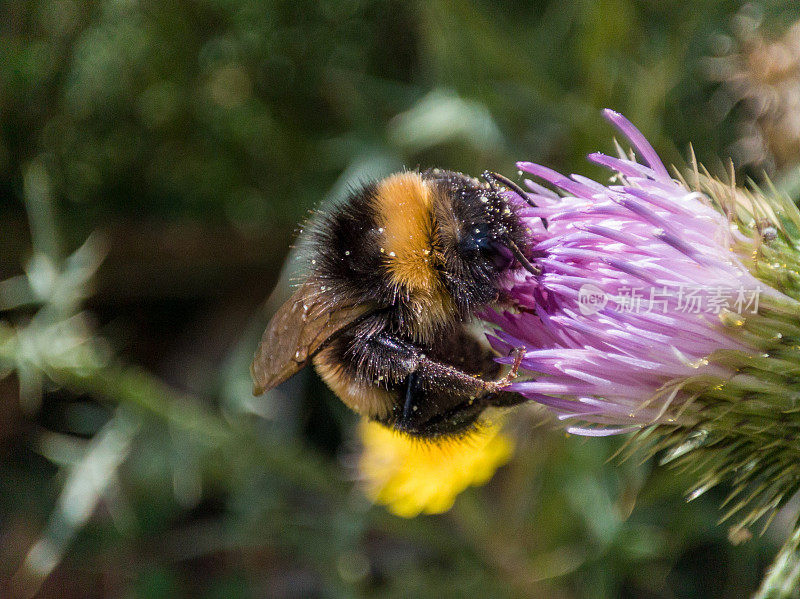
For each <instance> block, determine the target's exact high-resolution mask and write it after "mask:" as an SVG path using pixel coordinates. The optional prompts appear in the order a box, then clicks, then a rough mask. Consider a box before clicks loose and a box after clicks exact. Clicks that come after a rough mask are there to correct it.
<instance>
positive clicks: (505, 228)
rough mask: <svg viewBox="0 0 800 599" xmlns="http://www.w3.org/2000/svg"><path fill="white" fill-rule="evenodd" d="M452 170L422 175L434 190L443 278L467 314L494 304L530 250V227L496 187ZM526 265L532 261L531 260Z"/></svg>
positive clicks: (436, 230) (436, 234)
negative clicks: (527, 232) (511, 271)
mask: <svg viewBox="0 0 800 599" xmlns="http://www.w3.org/2000/svg"><path fill="white" fill-rule="evenodd" d="M485 176H486V178H487V180H488V181H489V183H483V182H481V181H478V180H477V179H473V178H472V177H468V176H466V175H463V174H461V173H455V172H452V171H444V170H439V169H433V170H429V171H426V172H424V173H423V177H424V178H425V179H426V180H427V181H428V182H429V184H430V185H431V186H432V187H433V188H434V190H435V199H434V206H433V207H434V220H435V231H434V235H435V237H436V242H437V245H438V247H439V250H440V251H441V253H442V260H441V262H440V269H441V274H442V277H443V279H444V281H445V285H447V287H448V289H449V291H450V293H451V294H452V296H453V298H454V300H455V302H456V304H457V306H458V307H459V308H460V309H461V310H462V312H465V313H468V312H470V311H471V310H472V309H473V308H474V307H477V306H480V305H484V304H486V303H488V302H491V301H492V300H493V299H495V297H496V295H497V289H498V283H499V282H500V279H501V277H502V276H503V274H504V273H505V272H506V271H508V269H509V268H510V267H512V266H513V265H514V263H515V260H517V259H523V260H524V256H521V255H520V254H521V253H522V249H524V248H525V247H526V245H527V243H526V235H525V227H524V225H523V224H522V222H521V221H520V219H519V217H518V215H517V214H516V210H517V206H516V205H515V204H512V203H510V202H509V201H508V200H507V199H506V198H505V197H504V196H503V195H502V193H501V192H500V191H499V190H498V189H497V186H495V185H493V184H492V183H493V179H492V178H491V177H492V176H491V175H488V174H487V175H485ZM526 262H527V261H526Z"/></svg>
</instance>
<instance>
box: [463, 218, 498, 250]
mask: <svg viewBox="0 0 800 599" xmlns="http://www.w3.org/2000/svg"><path fill="white" fill-rule="evenodd" d="M459 245H460V247H461V250H462V251H464V252H477V251H481V250H488V249H489V248H491V247H492V239H491V236H490V235H489V225H488V224H487V223H478V224H476V225H472V226H470V227H468V228H467V229H466V231H464V235H463V236H462V238H461V242H460V244H459Z"/></svg>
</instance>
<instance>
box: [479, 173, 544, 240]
mask: <svg viewBox="0 0 800 599" xmlns="http://www.w3.org/2000/svg"><path fill="white" fill-rule="evenodd" d="M483 178H484V179H486V181H487V182H488V183H489V185H490V186H491V188H492V189H494V190H497V183H498V182H500V184H502V185H503V186H505V187H507V188H508V189H510V190H511V191H513V192H514V193H515V194H517V195H518V196H519V197H520V198H521V199H522V200H523V201H524V202H525V203H526V204H528V206H531V207H532V208H538V206H537V205H536V203H535V202H534V201H533V200H531V198H530V197H529V196H528V194H527V193H526V192H525V190H524V189H522V188H521V187H520V186H519V185H517V184H516V183H514V182H513V181H512V180H511V179H509V178H508V177H504V176H503V175H501V174H500V173H495V172H492V171H484V173H483ZM542 224H543V225H544V228H545V229H546V228H547V220H546V219H545V218H542Z"/></svg>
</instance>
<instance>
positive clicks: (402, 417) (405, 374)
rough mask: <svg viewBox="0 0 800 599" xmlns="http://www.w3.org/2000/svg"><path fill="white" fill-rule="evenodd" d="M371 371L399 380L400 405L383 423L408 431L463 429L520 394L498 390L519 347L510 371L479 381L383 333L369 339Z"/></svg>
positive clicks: (516, 400) (509, 378) (519, 357)
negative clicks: (499, 377) (498, 376)
mask: <svg viewBox="0 0 800 599" xmlns="http://www.w3.org/2000/svg"><path fill="white" fill-rule="evenodd" d="M369 344H370V345H372V348H370V355H371V356H372V360H371V364H370V366H371V369H373V370H379V371H382V372H381V374H382V375H383V376H385V377H386V378H387V379H388V380H394V381H397V382H398V383H399V388H398V390H399V391H401V394H400V397H399V399H400V400H401V405H398V406H396V411H395V413H394V414H392V416H391V417H390V421H389V422H387V424H390V425H391V426H394V427H395V428H399V429H401V430H404V431H407V432H409V433H411V434H418V435H422V436H425V435H433V434H444V433H447V432H454V431H456V430H459V429H463V428H467V427H468V426H469V425H470V424H471V423H472V422H474V421H475V419H476V418H477V417H478V415H479V414H480V413H481V412H482V411H483V409H484V408H486V407H487V406H490V405H502V406H510V405H514V404H516V403H521V402H522V401H524V398H522V396H519V395H517V394H515V393H508V392H505V391H502V390H503V389H504V388H505V387H506V386H508V385H509V384H510V383H511V381H512V380H513V378H514V377H515V376H516V373H517V369H518V368H519V364H520V362H521V360H522V351H521V350H520V351H516V350H515V359H514V364H513V365H512V369H511V372H509V374H508V375H506V376H505V377H503V378H501V379H499V380H496V381H485V380H483V379H481V378H478V377H476V376H473V375H471V374H469V373H467V372H464V371H463V370H460V369H459V368H457V367H455V366H451V365H449V364H445V363H443V362H439V361H437V360H434V359H432V358H430V357H429V356H427V355H426V353H425V351H423V349H422V348H419V347H417V346H415V345H414V344H412V343H409V342H407V341H404V340H401V339H398V338H397V337H394V336H392V335H389V334H387V333H381V334H379V335H376V336H375V337H373V338H371V339H370V341H369Z"/></svg>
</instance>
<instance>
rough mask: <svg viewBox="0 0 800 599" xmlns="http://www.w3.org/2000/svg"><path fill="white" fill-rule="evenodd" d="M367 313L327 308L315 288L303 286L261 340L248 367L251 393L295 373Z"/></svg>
mask: <svg viewBox="0 0 800 599" xmlns="http://www.w3.org/2000/svg"><path fill="white" fill-rule="evenodd" d="M367 313H368V309H367V308H366V307H365V306H330V305H329V304H328V303H327V302H323V301H321V299H320V294H319V291H318V289H317V287H316V285H314V284H312V283H306V284H304V285H303V286H302V287H300V288H299V289H298V290H297V291H295V293H294V295H292V297H291V298H290V299H289V300H288V301H287V302H286V303H285V304H283V305H282V306H281V307H280V308H279V309H278V311H277V312H276V313H275V315H274V316H273V317H272V320H270V322H269V324H268V325H267V329H266V330H265V331H264V334H263V335H262V337H261V343H259V345H258V349H257V350H256V355H255V358H254V359H253V363H252V364H251V366H250V372H251V374H252V375H253V381H254V383H255V384H254V386H253V393H254V394H255V395H260V394H261V393H263V392H264V391H267V390H269V389H272V388H273V387H275V386H276V385H279V384H280V383H282V382H283V381H285V380H286V379H288V378H289V377H290V376H292V375H293V374H295V373H296V372H298V371H299V370H300V369H302V368H303V367H304V366H305V365H306V364H307V363H308V361H309V360H310V359H311V358H313V357H314V354H315V353H316V352H317V351H319V350H321V349H322V348H323V347H324V346H325V344H326V343H327V342H329V341H331V340H332V339H333V338H334V337H336V335H337V334H339V333H341V332H343V331H344V330H346V329H347V328H348V327H349V326H351V325H353V324H355V323H357V322H359V321H360V320H361V319H362V318H363V317H364V316H365V315H366V314H367Z"/></svg>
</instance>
